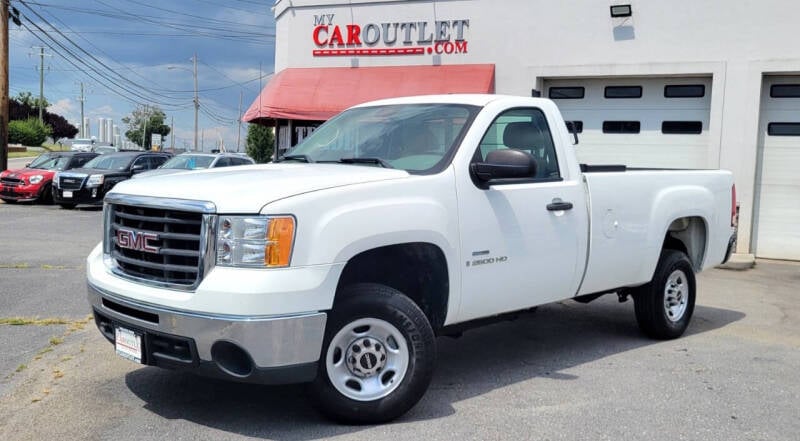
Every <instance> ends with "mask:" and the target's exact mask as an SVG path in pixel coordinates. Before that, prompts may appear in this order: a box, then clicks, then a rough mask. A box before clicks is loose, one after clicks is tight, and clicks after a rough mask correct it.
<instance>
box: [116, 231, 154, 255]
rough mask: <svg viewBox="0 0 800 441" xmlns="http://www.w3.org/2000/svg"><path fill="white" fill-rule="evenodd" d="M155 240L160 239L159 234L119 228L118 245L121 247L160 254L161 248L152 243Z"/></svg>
mask: <svg viewBox="0 0 800 441" xmlns="http://www.w3.org/2000/svg"><path fill="white" fill-rule="evenodd" d="M154 240H158V234H155V233H145V232H144V231H135V230H129V229H127V228H120V229H118V230H117V245H119V247H120V248H127V249H129V250H136V251H144V252H146V253H154V254H158V250H159V248H158V247H156V246H153V245H151V244H150V241H154Z"/></svg>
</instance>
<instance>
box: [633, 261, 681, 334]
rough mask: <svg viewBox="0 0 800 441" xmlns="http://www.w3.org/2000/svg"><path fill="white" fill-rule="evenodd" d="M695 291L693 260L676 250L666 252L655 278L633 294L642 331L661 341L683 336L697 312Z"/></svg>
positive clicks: (659, 262) (637, 318) (657, 268)
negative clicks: (695, 311) (695, 310)
mask: <svg viewBox="0 0 800 441" xmlns="http://www.w3.org/2000/svg"><path fill="white" fill-rule="evenodd" d="M695 289H696V288H695V279H694V269H693V268H692V263H691V261H690V260H689V257H687V256H686V254H684V253H682V252H680V251H676V250H664V251H662V252H661V257H660V258H659V259H658V266H657V267H656V271H655V274H654V275H653V279H652V280H651V281H650V283H648V284H646V285H642V286H640V287H639V288H636V290H635V291H634V293H633V300H634V303H635V309H636V321H637V322H638V323H639V328H640V329H641V330H642V332H644V333H645V334H647V335H648V336H649V337H652V338H656V339H660V340H668V339H673V338H678V337H680V336H681V335H683V333H684V331H686V328H687V327H688V326H689V321H690V320H691V319H692V313H693V312H694V302H695Z"/></svg>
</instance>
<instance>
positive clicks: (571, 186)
mask: <svg viewBox="0 0 800 441" xmlns="http://www.w3.org/2000/svg"><path fill="white" fill-rule="evenodd" d="M572 140H573V137H572V136H571V135H570V133H569V132H568V131H567V128H566V126H565V122H564V121H563V120H562V118H561V115H560V113H559V111H558V109H557V108H556V106H555V105H554V104H553V103H552V102H551V101H549V100H545V99H538V98H520V97H509V96H497V95H446V96H423V97H409V98H400V99H391V100H384V101H378V102H372V103H367V104H363V105H359V106H356V107H354V108H351V109H349V110H347V111H345V112H343V113H341V114H340V115H338V116H336V117H334V118H333V119H331V120H330V121H328V122H326V123H325V124H324V125H322V126H321V127H320V128H319V129H318V130H317V131H315V132H314V133H313V134H312V135H311V136H310V137H309V138H307V139H306V140H304V141H303V143H301V144H300V145H298V146H297V147H295V148H294V149H293V150H291V151H290V152H289V154H287V155H285V156H284V157H283V158H282V160H281V161H280V162H279V163H277V164H269V165H254V166H241V167H234V168H223V169H217V170H207V171H198V172H187V173H185V174H180V175H172V176H163V177H153V178H150V179H141V180H140V179H137V180H129V181H125V182H122V183H120V184H118V185H117V186H116V187H114V189H113V190H112V191H110V192H109V193H108V195H107V196H106V198H105V205H104V228H105V235H104V240H103V241H102V243H101V244H99V245H98V246H97V247H96V248H95V249H94V250H93V251H92V253H91V254H90V255H89V257H88V266H87V275H88V290H89V302H90V303H91V306H92V309H93V311H94V317H95V320H96V323H97V326H98V328H99V329H100V331H101V332H102V334H103V335H104V336H105V337H106V338H107V339H108V340H109V341H111V342H112V343H114V345H115V348H116V352H117V353H118V354H120V355H122V356H124V357H127V358H129V359H131V360H133V361H135V362H138V363H144V364H148V365H153V366H160V367H164V368H171V369H184V370H190V371H194V372H197V373H200V374H204V375H210V376H217V377H223V378H228V379H232V380H237V381H244V382H256V383H267V384H274V383H287V382H309V383H310V390H311V395H312V397H313V400H314V402H315V403H316V405H317V407H318V408H319V409H321V410H322V411H323V412H324V413H325V414H327V415H328V416H331V417H333V418H335V419H337V420H342V421H356V422H380V421H387V420H391V419H393V418H396V417H398V416H400V415H402V414H403V413H404V412H406V411H407V410H408V409H410V408H411V407H412V406H414V404H415V403H417V401H418V400H419V399H420V398H421V397H422V396H423V394H424V393H425V390H426V389H427V387H428V384H429V382H430V380H431V376H432V373H433V368H434V360H435V356H436V340H435V337H436V336H438V335H446V334H448V333H452V332H454V331H456V330H458V329H461V328H462V327H464V326H466V325H468V324H469V323H470V322H474V321H476V320H477V319H484V318H491V317H495V316H501V315H502V314H504V313H508V312H513V311H519V310H524V309H528V308H531V307H534V306H536V305H540V304H544V303H548V302H554V301H559V300H564V299H570V298H572V299H576V300H580V301H588V300H591V299H593V298H595V297H598V296H599V295H602V294H607V293H614V292H616V293H617V294H619V295H620V296H621V297H623V298H625V297H627V296H631V297H632V298H633V300H634V302H635V311H636V319H637V321H638V323H639V326H640V327H641V329H642V331H643V332H644V334H646V335H648V336H650V337H653V338H658V339H670V338H676V337H679V336H680V335H681V334H683V332H684V330H685V329H686V327H687V326H688V324H689V321H690V319H691V317H692V312H693V310H694V303H695V295H696V293H695V277H694V274H695V272H697V271H701V270H703V269H705V268H708V267H711V266H714V265H717V264H719V263H721V262H723V261H724V260H726V259H727V256H728V255H729V253H730V251H731V249H732V247H733V244H734V242H735V232H736V231H735V225H734V214H735V191H734V187H733V177H732V176H731V173H729V172H726V171H719V170H644V169H642V170H631V169H628V170H626V169H625V167H624V166H586V165H581V164H578V161H577V160H576V157H575V153H574V147H573V146H572V145H571V144H572ZM155 195H158V196H155ZM483 321H484V320H481V322H483Z"/></svg>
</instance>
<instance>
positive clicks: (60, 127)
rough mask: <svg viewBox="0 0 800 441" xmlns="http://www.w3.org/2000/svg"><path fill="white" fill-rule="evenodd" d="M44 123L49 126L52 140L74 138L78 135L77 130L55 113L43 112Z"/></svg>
mask: <svg viewBox="0 0 800 441" xmlns="http://www.w3.org/2000/svg"><path fill="white" fill-rule="evenodd" d="M44 123H45V124H47V125H48V126H50V130H51V134H50V136H52V137H53V140H59V139H61V138H74V137H75V135H77V134H78V128H77V127H75V126H73V125H72V124H70V123H69V122H68V121H67V120H66V119H65V118H64V117H63V116H61V115H56V114H55V113H50V112H45V113H44Z"/></svg>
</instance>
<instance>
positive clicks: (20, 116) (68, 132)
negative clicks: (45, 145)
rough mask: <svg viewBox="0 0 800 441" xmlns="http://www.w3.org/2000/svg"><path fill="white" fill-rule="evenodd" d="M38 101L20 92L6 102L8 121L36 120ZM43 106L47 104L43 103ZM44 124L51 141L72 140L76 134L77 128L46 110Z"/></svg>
mask: <svg viewBox="0 0 800 441" xmlns="http://www.w3.org/2000/svg"><path fill="white" fill-rule="evenodd" d="M38 101H39V100H38V99H34V98H33V97H32V96H31V94H30V92H20V93H19V94H17V96H16V97H15V98H13V99H10V100H9V101H8V119H9V120H10V121H25V120H27V119H28V118H34V117H35V118H38V116H39V109H38V108H37V107H36V104H37V103H38ZM45 105H47V102H46V101H45ZM42 117H43V118H44V123H45V124H46V125H48V126H49V127H50V131H49V134H50V136H52V137H53V140H58V139H61V138H73V137H74V136H75V135H77V134H78V128H77V127H75V126H73V125H72V124H70V123H69V122H68V121H67V120H66V119H65V118H64V117H63V116H61V115H58V114H56V113H50V112H48V111H47V110H45V111H44V113H43V114H42Z"/></svg>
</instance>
